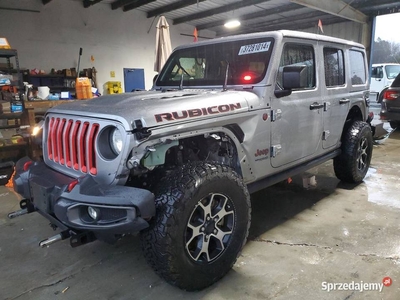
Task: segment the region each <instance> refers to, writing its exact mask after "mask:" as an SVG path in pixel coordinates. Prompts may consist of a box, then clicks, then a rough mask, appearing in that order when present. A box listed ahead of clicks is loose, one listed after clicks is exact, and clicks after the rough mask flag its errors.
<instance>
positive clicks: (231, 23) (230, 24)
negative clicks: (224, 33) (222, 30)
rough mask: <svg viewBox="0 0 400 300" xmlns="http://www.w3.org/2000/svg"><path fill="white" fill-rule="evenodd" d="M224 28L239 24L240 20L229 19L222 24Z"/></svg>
mask: <svg viewBox="0 0 400 300" xmlns="http://www.w3.org/2000/svg"><path fill="white" fill-rule="evenodd" d="M224 26H225V27H226V28H235V27H239V26H240V22H239V21H238V20H231V21H228V22H226V23H225V24H224Z"/></svg>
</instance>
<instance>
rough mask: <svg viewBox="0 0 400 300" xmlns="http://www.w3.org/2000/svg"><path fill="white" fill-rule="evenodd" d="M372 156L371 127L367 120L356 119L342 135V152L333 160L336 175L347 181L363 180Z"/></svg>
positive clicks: (357, 181)
mask: <svg viewBox="0 0 400 300" xmlns="http://www.w3.org/2000/svg"><path fill="white" fill-rule="evenodd" d="M371 156H372V133H371V127H370V126H369V124H368V123H366V122H361V121H355V122H353V123H352V124H351V125H350V126H349V127H348V128H347V130H346V132H345V133H344V135H343V137H342V153H341V154H340V155H339V156H337V157H335V158H334V160H333V167H334V170H335V174H336V177H337V178H339V179H340V180H342V181H345V182H350V183H359V182H361V181H362V180H363V179H364V177H365V175H366V174H367V171H368V168H369V165H370V163H371Z"/></svg>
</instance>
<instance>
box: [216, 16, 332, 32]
mask: <svg viewBox="0 0 400 300" xmlns="http://www.w3.org/2000/svg"><path fill="white" fill-rule="evenodd" d="M326 16H329V14H326V13H321V12H317V11H313V12H309V13H304V14H300V15H296V18H293V17H287V18H277V19H274V20H268V21H264V22H255V23H254V22H249V23H244V24H242V25H243V28H242V26H241V28H240V29H238V30H236V31H235V30H223V31H220V32H219V33H218V35H220V33H222V32H224V33H228V32H232V34H241V33H248V32H251V31H254V30H257V31H268V30H270V29H269V28H272V27H279V26H286V25H288V24H298V23H304V21H307V22H308V21H309V20H310V19H314V18H316V19H317V20H318V18H321V19H323V20H324V19H325V17H326ZM310 22H313V21H310ZM317 24H318V23H316V25H317ZM279 29H283V28H282V27H280V28H279Z"/></svg>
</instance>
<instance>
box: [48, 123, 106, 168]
mask: <svg viewBox="0 0 400 300" xmlns="http://www.w3.org/2000/svg"><path fill="white" fill-rule="evenodd" d="M99 128H100V126H99V124H98V123H92V122H89V121H79V120H73V119H67V118H60V117H51V118H50V121H49V127H48V131H47V158H48V159H49V160H51V161H53V162H55V163H58V164H60V165H63V166H66V167H68V168H72V169H74V170H76V171H80V172H82V173H90V174H92V175H96V174H97V165H96V156H97V154H96V147H95V141H96V137H97V134H98V132H99Z"/></svg>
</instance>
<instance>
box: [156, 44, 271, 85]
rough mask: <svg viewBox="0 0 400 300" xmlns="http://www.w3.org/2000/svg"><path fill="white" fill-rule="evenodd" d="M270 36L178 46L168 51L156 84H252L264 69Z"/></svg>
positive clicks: (258, 79)
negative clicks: (166, 59)
mask: <svg viewBox="0 0 400 300" xmlns="http://www.w3.org/2000/svg"><path fill="white" fill-rule="evenodd" d="M273 44H274V40H273V38H257V39H248V40H240V41H234V42H223V43H216V44H210V45H200V46H197V47H190V48H186V49H180V50H177V51H175V52H173V53H172V55H171V56H170V58H169V59H168V61H167V63H166V66H165V67H164V68H163V70H162V73H161V74H160V76H158V78H157V81H156V85H157V86H179V85H180V83H181V81H182V77H183V82H182V83H183V84H182V85H183V86H213V85H217V86H223V85H224V82H225V77H226V71H227V68H228V72H227V73H228V81H227V84H228V85H235V84H241V85H243V84H255V83H258V82H260V81H261V80H262V79H263V78H264V76H265V73H266V71H267V67H268V63H269V59H270V57H271V52H272V48H273Z"/></svg>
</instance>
